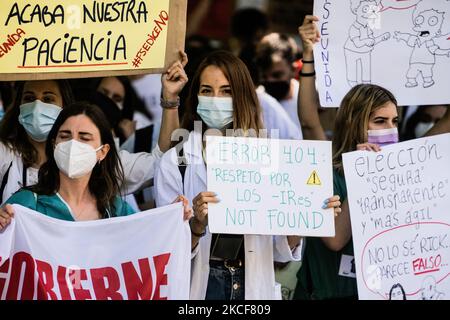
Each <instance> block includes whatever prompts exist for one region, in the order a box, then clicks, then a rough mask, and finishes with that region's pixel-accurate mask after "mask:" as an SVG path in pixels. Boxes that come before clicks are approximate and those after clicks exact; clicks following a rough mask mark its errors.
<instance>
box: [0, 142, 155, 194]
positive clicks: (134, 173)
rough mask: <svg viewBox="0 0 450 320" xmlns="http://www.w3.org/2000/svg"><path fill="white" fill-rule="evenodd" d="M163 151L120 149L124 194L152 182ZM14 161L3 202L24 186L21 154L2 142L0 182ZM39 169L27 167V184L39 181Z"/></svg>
mask: <svg viewBox="0 0 450 320" xmlns="http://www.w3.org/2000/svg"><path fill="white" fill-rule="evenodd" d="M162 155H163V153H162V152H161V150H160V149H159V146H158V145H157V146H156V147H155V148H154V149H153V151H152V152H151V153H146V152H140V153H129V152H127V151H120V152H119V156H120V160H121V162H122V166H123V171H124V176H125V184H124V186H123V188H122V189H123V194H131V193H134V192H135V191H137V190H139V189H140V188H141V187H142V186H143V185H147V184H150V183H151V182H152V179H153V177H154V174H155V163H156V161H157V160H158V159H160V158H161V156H162ZM11 162H12V166H11V169H10V170H9V173H8V182H7V184H6V187H5V190H4V191H3V202H5V201H6V200H8V198H9V197H10V196H12V194H13V193H15V192H16V191H18V190H19V189H20V188H21V187H22V180H23V176H22V175H23V161H22V158H21V156H20V155H19V154H17V153H14V152H13V151H12V150H11V149H10V148H7V147H6V146H5V145H4V144H3V143H0V183H1V181H2V179H3V177H4V175H5V173H6V171H7V170H8V167H9V165H10V164H11ZM37 172H38V169H34V168H28V169H27V185H28V186H30V185H33V184H35V183H37Z"/></svg>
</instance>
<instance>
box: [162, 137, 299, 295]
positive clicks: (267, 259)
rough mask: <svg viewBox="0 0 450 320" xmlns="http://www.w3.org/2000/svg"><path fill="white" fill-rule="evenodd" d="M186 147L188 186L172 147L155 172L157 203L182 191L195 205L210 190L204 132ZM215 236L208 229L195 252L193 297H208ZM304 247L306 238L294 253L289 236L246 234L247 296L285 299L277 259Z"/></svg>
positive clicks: (291, 258) (296, 255)
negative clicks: (274, 264)
mask: <svg viewBox="0 0 450 320" xmlns="http://www.w3.org/2000/svg"><path fill="white" fill-rule="evenodd" d="M183 150H184V155H185V157H186V159H187V161H188V163H189V164H188V166H187V167H186V171H185V177H184V185H183V182H182V177H181V173H180V171H179V168H178V161H177V154H176V150H175V148H172V149H170V150H169V151H168V152H166V154H164V156H163V157H162V158H161V161H160V163H159V166H158V167H157V169H156V172H155V190H156V192H155V200H156V205H157V206H164V205H167V204H169V203H172V202H173V201H174V199H175V198H176V197H177V196H178V195H181V194H184V195H185V196H186V197H187V198H188V199H189V201H190V203H191V204H192V200H193V198H194V197H195V196H197V194H199V193H200V192H202V191H207V184H206V166H205V164H204V162H203V157H202V135H201V133H197V132H191V133H190V135H189V140H188V141H186V142H185V143H184V145H183ZM219 196H220V195H219ZM211 238H212V236H211V233H209V232H208V230H207V233H206V235H205V236H204V237H202V238H201V239H200V241H199V244H198V245H197V247H196V248H195V250H194V251H193V253H192V255H193V259H192V267H191V292H190V299H192V300H204V299H205V297H206V289H207V285H208V277H209V253H210V248H211ZM302 247H303V241H302V242H301V243H300V245H299V246H298V247H297V248H296V249H295V250H294V252H291V249H290V248H289V245H288V241H287V237H286V236H267V235H244V248H245V299H246V300H272V299H281V291H280V289H281V288H280V286H279V285H278V284H276V282H275V272H274V267H273V261H274V260H275V261H280V262H287V261H300V258H301V253H302Z"/></svg>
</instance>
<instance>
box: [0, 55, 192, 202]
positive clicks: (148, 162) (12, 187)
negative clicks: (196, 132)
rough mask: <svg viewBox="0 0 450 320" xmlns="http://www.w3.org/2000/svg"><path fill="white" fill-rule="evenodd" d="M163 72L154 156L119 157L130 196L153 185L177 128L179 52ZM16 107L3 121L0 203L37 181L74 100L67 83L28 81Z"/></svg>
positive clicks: (183, 79)
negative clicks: (50, 141)
mask: <svg viewBox="0 0 450 320" xmlns="http://www.w3.org/2000/svg"><path fill="white" fill-rule="evenodd" d="M180 54H181V58H180V61H176V62H175V63H173V64H172V65H171V67H170V68H168V70H167V71H166V72H165V73H164V74H163V76H162V80H161V81H162V83H163V97H162V101H161V105H162V107H163V108H164V109H163V118H162V122H161V128H160V135H159V140H158V145H157V146H156V147H155V148H154V150H153V151H152V152H151V153H137V154H130V153H128V152H126V151H121V152H120V153H119V156H120V159H121V161H122V164H123V166H124V174H125V181H124V182H125V183H124V186H122V191H124V193H126V194H129V193H133V192H135V191H136V190H138V189H139V188H141V187H143V186H145V185H146V184H149V182H150V181H151V179H153V176H154V164H155V163H156V161H157V159H159V158H160V157H161V156H162V154H163V152H165V151H167V150H168V149H169V148H170V136H171V134H172V132H173V130H175V129H177V128H178V127H179V120H178V105H179V98H178V94H179V93H180V91H181V90H182V88H183V87H184V85H185V84H186V83H187V76H186V73H185V72H184V66H185V65H186V64H187V56H186V54H185V53H183V52H181V53H180ZM16 91H17V95H16V99H15V101H14V105H13V106H12V107H11V108H10V109H9V110H8V112H7V113H6V114H5V117H4V118H3V120H2V122H1V123H0V154H1V155H2V157H1V158H0V203H3V202H4V201H5V200H6V199H8V198H9V197H10V196H11V195H12V194H13V193H14V192H16V191H17V190H19V189H20V187H23V186H30V185H33V184H35V183H36V182H37V175H38V170H39V167H40V166H41V165H42V164H43V163H44V162H45V161H46V160H47V158H46V154H45V142H46V140H47V136H48V133H49V132H50V129H51V128H52V126H53V123H54V122H55V120H56V118H57V117H58V114H59V113H60V112H61V110H62V108H63V107H64V106H66V105H68V104H69V103H71V102H72V92H71V89H70V86H69V85H68V84H67V82H66V81H64V80H40V81H26V82H19V83H18V84H17V90H16Z"/></svg>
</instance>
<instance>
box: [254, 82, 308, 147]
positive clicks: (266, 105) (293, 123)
mask: <svg viewBox="0 0 450 320" xmlns="http://www.w3.org/2000/svg"><path fill="white" fill-rule="evenodd" d="M256 93H257V95H258V100H259V103H260V104H261V109H262V114H263V122H264V128H266V129H267V132H268V133H269V136H270V137H272V138H275V139H291V140H302V139H303V134H302V129H301V128H300V126H298V125H297V123H298V115H297V114H296V115H295V117H294V118H292V119H291V115H289V114H288V113H287V112H286V110H284V108H283V106H282V105H281V104H280V103H279V102H278V101H277V99H275V98H274V97H272V96H271V95H270V94H268V93H267V92H265V91H264V88H263V87H259V88H258V89H257V90H256ZM272 129H277V130H278V137H277V136H274V135H272V134H271V130H272Z"/></svg>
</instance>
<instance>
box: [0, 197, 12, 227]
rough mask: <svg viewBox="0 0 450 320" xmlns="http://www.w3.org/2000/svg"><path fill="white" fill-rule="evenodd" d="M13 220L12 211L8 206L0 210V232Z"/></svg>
mask: <svg viewBox="0 0 450 320" xmlns="http://www.w3.org/2000/svg"><path fill="white" fill-rule="evenodd" d="M12 218H14V209H13V207H12V206H11V205H10V204H7V205H6V206H4V207H3V208H0V231H1V230H2V229H4V228H6V227H7V226H8V225H9V224H10V223H11V219H12Z"/></svg>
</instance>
